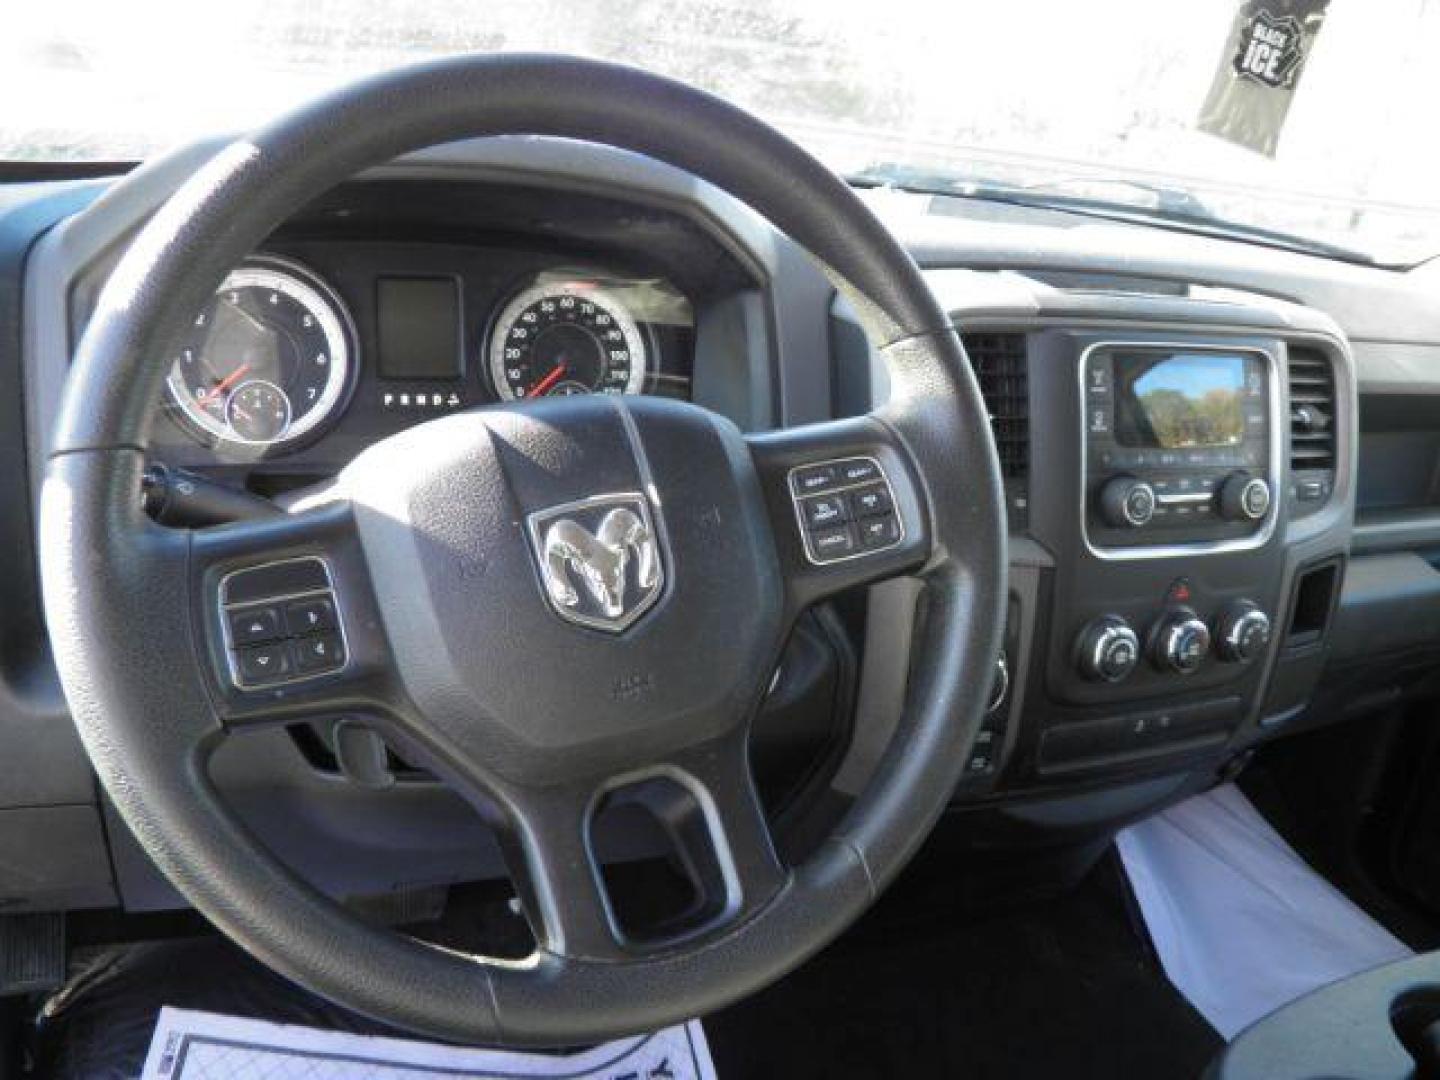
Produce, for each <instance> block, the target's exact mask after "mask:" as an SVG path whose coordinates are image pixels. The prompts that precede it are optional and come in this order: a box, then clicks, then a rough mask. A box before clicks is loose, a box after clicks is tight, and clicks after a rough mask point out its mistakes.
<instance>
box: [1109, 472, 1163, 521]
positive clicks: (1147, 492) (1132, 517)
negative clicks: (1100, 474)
mask: <svg viewBox="0 0 1440 1080" xmlns="http://www.w3.org/2000/svg"><path fill="white" fill-rule="evenodd" d="M1100 516H1101V517H1103V518H1104V519H1105V521H1106V523H1107V524H1109V525H1113V526H1115V527H1116V528H1117V529H1143V528H1144V527H1145V526H1146V525H1149V524H1150V519H1151V518H1152V517H1154V516H1155V489H1154V488H1152V487H1151V486H1150V485H1149V484H1147V483H1146V482H1145V481H1144V480H1139V479H1137V478H1135V477H1133V476H1117V477H1115V479H1113V480H1111V481H1109V482H1108V483H1107V484H1106V485H1105V486H1104V487H1103V488H1101V489H1100Z"/></svg>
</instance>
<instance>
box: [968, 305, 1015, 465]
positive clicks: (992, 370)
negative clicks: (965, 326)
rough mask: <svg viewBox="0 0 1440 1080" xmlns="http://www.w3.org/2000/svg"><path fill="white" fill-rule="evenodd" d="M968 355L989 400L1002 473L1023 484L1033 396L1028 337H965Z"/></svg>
mask: <svg viewBox="0 0 1440 1080" xmlns="http://www.w3.org/2000/svg"><path fill="white" fill-rule="evenodd" d="M961 340H962V341H964V343H965V352H966V353H967V354H969V356H970V366H971V367H972V368H974V369H975V377H976V379H977V380H979V383H980V392H981V393H982V394H983V395H984V396H985V408H986V409H987V410H988V411H989V413H990V426H991V428H992V429H993V430H994V432H995V449H996V450H997V451H998V452H999V455H1000V471H1001V473H1002V475H1003V476H1004V477H1005V479H1006V480H1019V479H1023V478H1024V477H1026V476H1027V475H1028V474H1029V472H1030V394H1029V378H1028V372H1027V364H1026V353H1025V335H1024V334H1013V333H1001V334H997V333H976V334H963V335H962V336H961Z"/></svg>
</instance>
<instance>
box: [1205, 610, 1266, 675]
mask: <svg viewBox="0 0 1440 1080" xmlns="http://www.w3.org/2000/svg"><path fill="white" fill-rule="evenodd" d="M1215 638H1216V642H1215V648H1216V651H1217V652H1219V654H1220V659H1222V660H1228V661H1229V662H1230V663H1232V664H1248V663H1250V661H1252V660H1255V659H1258V658H1259V657H1260V656H1262V655H1264V652H1265V646H1267V645H1269V644H1270V616H1268V615H1266V614H1265V612H1263V611H1261V610H1260V609H1259V608H1258V607H1257V606H1255V605H1254V604H1252V603H1251V602H1250V601H1248V600H1241V601H1239V602H1238V603H1235V604H1232V605H1231V606H1230V607H1228V608H1226V609H1225V610H1224V611H1222V612H1221V613H1220V618H1219V620H1217V622H1216V624H1215Z"/></svg>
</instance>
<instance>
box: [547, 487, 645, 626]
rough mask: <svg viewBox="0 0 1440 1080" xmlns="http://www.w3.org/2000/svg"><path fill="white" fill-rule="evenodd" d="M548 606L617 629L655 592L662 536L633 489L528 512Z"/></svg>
mask: <svg viewBox="0 0 1440 1080" xmlns="http://www.w3.org/2000/svg"><path fill="white" fill-rule="evenodd" d="M530 537H531V542H532V543H533V545H534V548H535V555H536V560H537V562H538V564H539V570H540V578H541V581H542V582H543V584H544V589H545V595H546V596H547V598H548V599H549V601H550V605H551V607H553V608H554V609H555V611H556V612H557V613H558V614H559V615H560V616H561V617H562V618H565V619H568V620H570V621H571V622H574V623H579V624H580V625H581V626H589V627H592V628H594V629H597V630H609V631H612V632H616V633H618V632H619V631H621V630H624V629H625V628H626V627H628V626H630V625H632V624H633V623H634V622H635V620H636V619H638V618H639V617H640V616H641V615H643V614H644V613H645V612H646V611H648V610H649V609H650V608H651V606H653V605H654V603H655V601H656V600H657V599H659V596H660V591H661V589H662V587H663V585H664V580H663V578H664V570H663V568H662V566H661V558H660V543H659V540H658V538H657V537H656V535H655V528H654V525H653V523H652V521H651V518H650V507H649V504H648V501H647V500H646V499H645V497H644V496H642V495H638V494H623V495H600V496H597V497H595V498H592V499H585V500H583V501H581V502H577V503H566V504H565V505H563V506H556V507H552V508H550V509H549V510H545V511H542V512H541V513H538V514H532V515H531V516H530Z"/></svg>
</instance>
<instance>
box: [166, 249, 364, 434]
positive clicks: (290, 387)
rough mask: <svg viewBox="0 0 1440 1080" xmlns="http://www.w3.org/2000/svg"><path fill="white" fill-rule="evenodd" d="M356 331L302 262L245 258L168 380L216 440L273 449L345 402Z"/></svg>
mask: <svg viewBox="0 0 1440 1080" xmlns="http://www.w3.org/2000/svg"><path fill="white" fill-rule="evenodd" d="M354 340H355V335H354V331H353V330H352V328H351V322H350V316H349V314H348V313H347V312H346V310H345V307H344V305H343V304H342V303H341V302H340V298H339V297H338V296H336V295H335V293H334V292H333V291H332V290H331V289H330V288H329V287H328V286H326V285H325V283H324V282H322V281H321V280H320V279H319V278H318V277H316V276H315V275H314V274H312V273H311V272H310V271H308V270H306V269H305V268H304V267H302V266H300V265H298V264H296V263H293V262H290V261H288V260H282V259H276V258H274V257H271V256H264V257H257V258H255V259H252V260H249V261H247V262H245V263H243V264H242V265H241V266H240V267H238V268H237V269H235V270H234V271H232V272H231V273H230V275H229V276H228V277H227V278H226V279H225V281H224V282H223V283H222V284H221V286H220V288H219V289H217V290H216V292H215V296H214V297H213V298H212V299H211V301H210V302H209V303H208V304H206V305H205V307H204V308H203V309H202V310H201V311H200V313H199V314H198V315H196V316H195V319H194V322H193V323H192V324H191V326H190V330H189V333H188V334H187V335H186V337H185V339H184V341H183V342H182V343H181V346H180V351H179V354H178V355H177V356H176V357H175V359H174V362H173V363H172V365H171V368H170V375H169V377H168V378H167V379H166V391H167V393H168V395H169V398H170V402H171V404H172V406H174V407H175V409H176V411H177V412H178V414H179V416H180V419H181V421H182V423H183V424H184V425H185V426H187V427H189V428H190V429H191V430H192V431H194V432H195V433H196V434H198V435H199V436H200V437H201V438H202V439H205V440H206V441H211V442H218V443H224V444H230V445H232V446H236V445H238V446H241V447H251V448H255V449H257V450H265V451H268V450H273V449H275V448H278V447H284V446H288V445H291V444H294V443H296V442H299V441H300V440H302V439H304V438H305V437H306V436H308V435H312V434H315V433H317V432H318V431H319V430H320V428H321V427H322V425H324V424H325V423H326V421H328V420H330V419H331V418H332V417H333V416H334V415H335V414H336V413H337V412H338V410H339V409H340V407H341V406H342V405H344V403H345V397H346V395H347V394H348V393H349V390H350V385H351V381H352V377H353V366H354V365H353V363H352V358H353V353H354Z"/></svg>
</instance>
